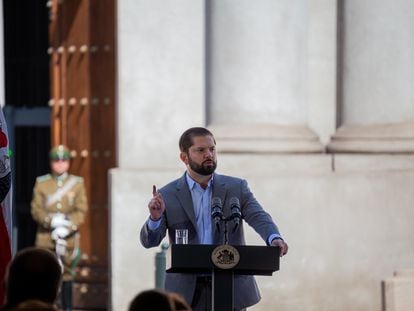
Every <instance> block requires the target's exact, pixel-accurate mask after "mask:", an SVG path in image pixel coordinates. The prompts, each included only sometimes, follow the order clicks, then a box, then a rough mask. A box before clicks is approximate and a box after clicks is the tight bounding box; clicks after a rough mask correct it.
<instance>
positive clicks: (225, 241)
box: [223, 217, 230, 245]
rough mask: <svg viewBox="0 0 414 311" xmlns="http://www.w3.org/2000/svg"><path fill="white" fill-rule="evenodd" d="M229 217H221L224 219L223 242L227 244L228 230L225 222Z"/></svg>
mask: <svg viewBox="0 0 414 311" xmlns="http://www.w3.org/2000/svg"><path fill="white" fill-rule="evenodd" d="M229 220H230V219H228V218H225V217H223V221H224V244H225V245H227V244H229V230H228V228H227V222H228V221H229Z"/></svg>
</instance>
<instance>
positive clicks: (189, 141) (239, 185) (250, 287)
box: [141, 127, 288, 310]
mask: <svg viewBox="0 0 414 311" xmlns="http://www.w3.org/2000/svg"><path fill="white" fill-rule="evenodd" d="M179 147H180V159H181V160H182V161H183V162H184V164H185V165H186V168H187V171H186V173H185V174H184V175H183V176H182V177H180V178H178V179H177V180H175V181H172V182H170V183H169V184H167V185H166V186H164V187H163V188H161V189H160V190H159V191H157V190H156V188H155V186H154V187H153V197H152V199H151V201H150V202H149V204H148V208H149V212H150V217H149V218H148V220H147V221H146V222H145V224H144V225H143V227H142V229H141V243H142V245H143V246H144V247H146V248H149V247H154V246H158V245H159V244H160V243H161V240H162V239H163V238H164V237H165V235H166V232H167V231H168V236H169V239H170V243H171V244H173V243H175V230H176V229H184V228H185V229H188V243H189V244H222V243H223V236H222V235H223V234H222V230H221V231H220V232H219V230H218V228H217V226H216V224H215V221H214V220H213V219H212V210H211V203H212V200H214V201H215V202H222V205H223V206H222V213H223V215H224V216H225V217H229V216H230V215H231V214H232V211H231V205H232V202H233V205H234V202H239V203H240V210H241V220H240V223H239V225H238V226H237V228H236V230H229V232H228V243H229V244H230V245H245V238H244V230H243V222H244V221H246V222H247V223H248V224H249V225H250V226H251V227H253V228H254V230H255V231H256V232H257V233H258V234H259V235H260V236H261V237H262V238H263V240H264V241H265V242H266V244H267V245H269V246H278V247H280V250H281V251H280V256H283V255H285V254H286V253H287V251H288V245H287V244H286V243H285V241H284V240H283V239H282V236H281V234H280V233H279V230H278V228H277V226H276V224H275V223H274V222H273V220H272V218H271V216H270V215H269V214H268V213H267V212H265V211H264V210H263V208H262V206H261V205H260V204H259V203H258V202H257V200H256V199H255V197H254V196H253V194H252V192H251V191H250V189H249V187H248V185H247V182H246V181H245V180H243V179H240V178H236V177H230V176H225V175H219V174H217V173H215V170H216V167H217V158H216V141H215V139H214V136H213V134H212V133H211V132H210V131H209V130H207V129H206V128H202V127H193V128H190V129H188V130H186V131H185V132H184V133H183V134H182V135H181V138H180V141H179ZM217 198H219V200H218V199H217ZM165 288H166V289H167V290H169V291H173V292H177V293H179V294H181V295H182V296H183V297H184V298H185V299H186V300H187V301H188V302H189V303H190V304H191V306H192V308H193V310H211V277H209V276H196V275H190V274H178V273H177V274H172V273H169V274H167V276H166V281H165ZM259 300H260V293H259V290H258V287H257V284H256V281H255V279H254V277H253V276H236V277H235V279H234V306H235V309H236V310H243V309H244V308H246V307H249V306H252V305H254V304H256V303H257V302H258V301H259Z"/></svg>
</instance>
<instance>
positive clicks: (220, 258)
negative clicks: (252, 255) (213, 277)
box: [211, 245, 240, 269]
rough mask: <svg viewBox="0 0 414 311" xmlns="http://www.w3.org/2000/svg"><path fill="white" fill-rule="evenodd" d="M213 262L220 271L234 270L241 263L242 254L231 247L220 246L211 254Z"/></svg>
mask: <svg viewBox="0 0 414 311" xmlns="http://www.w3.org/2000/svg"><path fill="white" fill-rule="evenodd" d="M211 260H212V261H213V263H214V265H215V266H216V267H218V268H220V269H232V268H234V267H235V266H236V265H237V264H238V263H239V260H240V254H239V251H238V250H237V249H235V248H234V247H233V246H231V245H220V246H217V247H216V248H215V249H214V250H213V252H212V253H211Z"/></svg>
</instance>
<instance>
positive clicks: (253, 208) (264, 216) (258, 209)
mask: <svg viewBox="0 0 414 311" xmlns="http://www.w3.org/2000/svg"><path fill="white" fill-rule="evenodd" d="M240 187H241V210H242V217H243V218H244V220H245V221H246V222H247V223H248V224H249V225H250V226H251V227H252V228H253V229H254V230H255V231H256V232H257V233H258V234H259V235H260V236H261V237H262V239H263V240H264V241H265V242H266V244H268V238H269V236H270V235H271V234H277V235H280V232H279V229H278V227H277V225H276V224H275V222H274V221H273V219H272V217H271V216H270V214H269V213H267V212H266V211H265V210H264V209H263V207H262V206H261V205H260V203H259V202H258V201H257V200H256V198H255V197H254V195H253V193H252V192H251V191H250V189H249V186H248V184H247V181H246V180H241V181H240Z"/></svg>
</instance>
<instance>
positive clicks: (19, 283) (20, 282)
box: [6, 247, 62, 307]
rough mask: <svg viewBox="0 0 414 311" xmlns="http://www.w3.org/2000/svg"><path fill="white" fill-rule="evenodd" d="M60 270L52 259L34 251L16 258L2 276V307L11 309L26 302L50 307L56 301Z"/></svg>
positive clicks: (50, 254)
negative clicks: (3, 281)
mask: <svg viewBox="0 0 414 311" xmlns="http://www.w3.org/2000/svg"><path fill="white" fill-rule="evenodd" d="M61 276H62V268H61V266H60V264H59V261H58V260H57V258H56V255H55V254H54V253H53V252H51V251H49V250H47V249H42V248H37V247H28V248H25V249H23V250H21V251H20V252H18V253H17V254H16V256H15V257H14V258H13V260H12V261H11V263H10V265H9V267H8V271H7V276H6V298H7V299H6V305H7V306H9V307H11V306H15V305H17V304H19V303H20V302H23V301H26V300H31V299H35V300H41V301H44V302H48V303H53V302H54V301H55V300H56V297H57V293H58V289H59V286H60V281H61Z"/></svg>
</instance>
